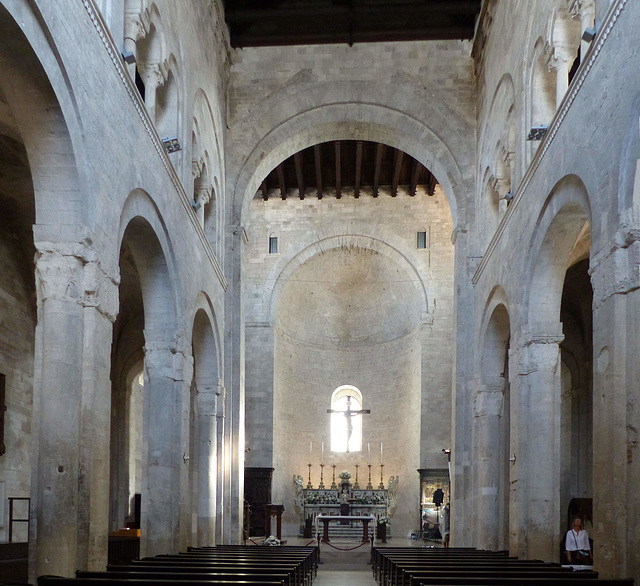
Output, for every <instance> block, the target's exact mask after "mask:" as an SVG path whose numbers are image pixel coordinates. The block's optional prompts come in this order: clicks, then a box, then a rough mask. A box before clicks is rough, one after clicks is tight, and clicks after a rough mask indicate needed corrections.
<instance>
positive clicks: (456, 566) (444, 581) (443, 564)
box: [371, 547, 633, 586]
mask: <svg viewBox="0 0 640 586" xmlns="http://www.w3.org/2000/svg"><path fill="white" fill-rule="evenodd" d="M371 561H372V567H373V575H374V578H375V580H376V582H377V584H379V586H427V585H436V584H437V585H439V586H463V585H464V586H481V585H482V586H485V585H492V586H493V585H495V586H525V585H526V586H529V585H531V586H538V585H539V586H554V585H556V584H560V585H565V586H584V585H587V586H621V585H632V584H633V580H632V579H631V578H628V579H622V580H608V579H600V578H599V577H598V573H597V572H595V571H593V570H586V571H574V570H573V569H572V568H570V567H563V566H561V565H560V564H554V563H548V562H543V561H540V560H519V559H517V558H515V557H510V556H509V555H508V553H507V552H494V551H482V550H476V549H472V548H448V549H444V548H437V549H436V548H418V547H400V548H398V547H374V548H373V549H372V550H371Z"/></svg>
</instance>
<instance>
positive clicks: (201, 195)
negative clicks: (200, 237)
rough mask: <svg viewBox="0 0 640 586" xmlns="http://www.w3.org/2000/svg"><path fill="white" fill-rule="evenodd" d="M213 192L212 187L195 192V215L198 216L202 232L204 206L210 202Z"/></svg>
mask: <svg viewBox="0 0 640 586" xmlns="http://www.w3.org/2000/svg"><path fill="white" fill-rule="evenodd" d="M212 192H213V187H211V186H209V187H203V188H200V189H196V192H195V201H196V206H197V210H196V215H197V216H198V222H200V225H201V226H202V229H203V230H204V206H206V205H207V204H208V203H209V202H210V201H211V193H212Z"/></svg>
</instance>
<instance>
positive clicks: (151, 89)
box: [138, 63, 167, 123]
mask: <svg viewBox="0 0 640 586" xmlns="http://www.w3.org/2000/svg"><path fill="white" fill-rule="evenodd" d="M138 72H139V73H140V77H142V79H143V81H144V104H145V106H146V107H147V112H148V113H149V118H151V120H153V122H154V123H155V121H156V90H157V89H158V88H159V87H160V86H161V85H164V82H165V81H166V80H167V77H166V65H165V64H164V63H144V64H142V63H140V64H138Z"/></svg>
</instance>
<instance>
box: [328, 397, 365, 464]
mask: <svg viewBox="0 0 640 586" xmlns="http://www.w3.org/2000/svg"><path fill="white" fill-rule="evenodd" d="M327 413H340V414H341V415H344V416H345V417H346V418H347V452H349V443H350V442H351V436H352V434H353V420H352V419H351V418H352V417H355V416H356V415H366V414H369V413H371V409H356V410H354V411H352V410H351V395H347V409H346V410H345V411H342V410H339V409H327Z"/></svg>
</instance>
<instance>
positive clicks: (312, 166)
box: [256, 140, 437, 200]
mask: <svg viewBox="0 0 640 586" xmlns="http://www.w3.org/2000/svg"><path fill="white" fill-rule="evenodd" d="M436 184H437V180H436V178H435V177H434V176H433V175H432V174H431V172H430V171H429V170H428V169H427V168H426V167H425V166H424V165H422V164H421V163H419V162H418V161H416V160H415V159H414V158H413V157H410V156H409V155H407V154H406V153H404V152H402V151H400V150H398V149H395V148H393V147H390V146H386V145H383V144H380V143H375V142H368V141H362V140H358V141H356V140H342V141H330V142H323V143H321V144H317V145H314V146H311V147H308V148H306V149H304V150H302V151H299V152H297V153H296V154H295V155H293V156H291V157H289V158H288V159H286V160H285V161H283V162H282V163H280V164H279V165H278V166H277V167H276V168H275V169H273V170H272V171H271V172H270V173H269V174H268V175H267V177H266V178H265V180H264V181H263V182H262V185H261V186H260V189H259V190H258V192H257V193H256V197H262V198H263V199H265V200H267V199H269V197H278V198H282V199H286V197H287V195H289V196H293V197H300V198H301V199H304V197H305V195H306V196H307V197H318V198H322V196H323V194H327V190H330V192H335V196H336V197H337V198H338V199H339V198H341V197H342V190H343V189H348V190H349V191H350V192H351V190H353V196H354V197H356V198H358V197H360V193H361V190H363V189H367V190H368V189H371V194H372V195H373V197H378V195H379V194H380V188H381V187H383V188H384V192H385V193H388V194H389V195H391V196H392V197H395V196H396V195H397V194H398V187H400V186H402V187H406V189H407V191H408V192H409V194H410V195H415V194H416V188H417V186H419V185H420V186H424V188H425V190H426V191H427V193H428V194H429V195H433V193H434V189H435V186H436Z"/></svg>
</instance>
